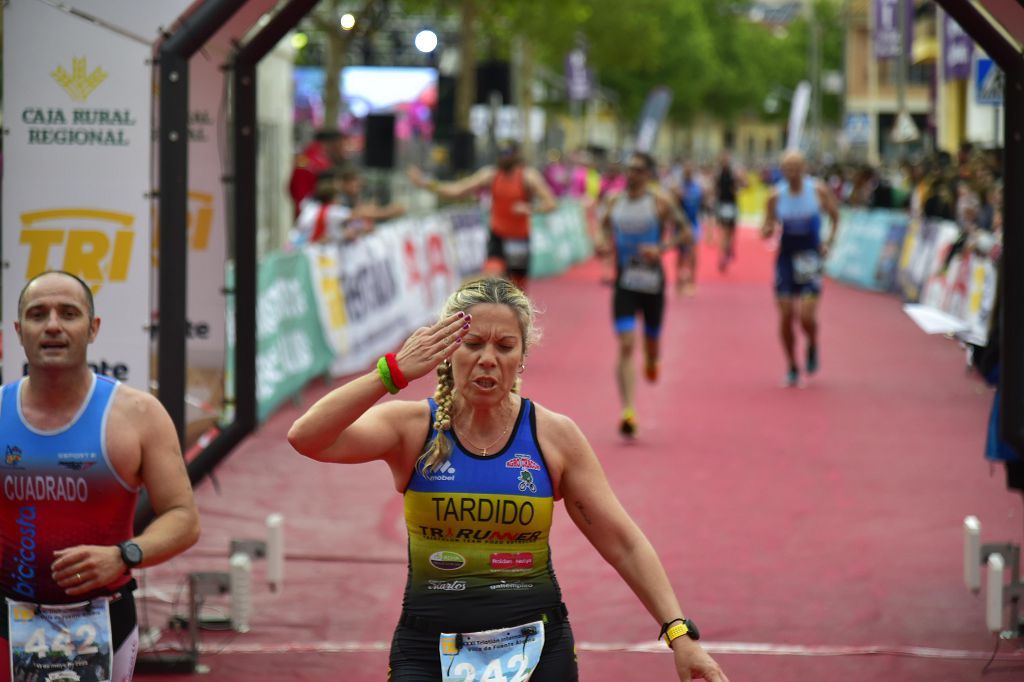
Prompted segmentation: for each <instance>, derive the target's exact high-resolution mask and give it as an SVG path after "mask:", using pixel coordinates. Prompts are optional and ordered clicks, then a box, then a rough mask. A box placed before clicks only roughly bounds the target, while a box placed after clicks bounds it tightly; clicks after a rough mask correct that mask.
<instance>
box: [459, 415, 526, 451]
mask: <svg viewBox="0 0 1024 682" xmlns="http://www.w3.org/2000/svg"><path fill="white" fill-rule="evenodd" d="M515 419H516V414H515V410H513V411H512V419H511V420H509V422H508V424H506V425H505V429H504V430H503V431H502V432H501V434H500V435H499V436H498V437H497V438H495V439H494V440H492V441H491V442H490V443H489V444H487V446H485V447H482V448H481V447H480V446H479V445H477V444H476V443H474V442H473V441H471V440H470V439H468V438H466V436H465V433H464V434H463V436H462V437H461V438H460V439H459V440H461V441H463V442H464V443H466V444H467V445H470V446H472V447H473V449H474V450H479V451H480V455H481V456H486V455H487V451H488V450H490V449H491V447H492V446H493V445H494V444H495V443H497V442H498V441H500V440H501V439H502V438H504V437H505V434H507V433H508V430H509V429H511V428H512V423H513V422H514V421H515Z"/></svg>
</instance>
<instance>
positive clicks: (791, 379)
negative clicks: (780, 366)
mask: <svg viewBox="0 0 1024 682" xmlns="http://www.w3.org/2000/svg"><path fill="white" fill-rule="evenodd" d="M799 383H800V370H798V369H797V368H796V367H790V368H789V371H788V372H786V386H789V387H790V388H792V387H794V386H796V385H797V384H799Z"/></svg>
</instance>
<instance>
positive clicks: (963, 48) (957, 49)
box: [942, 13, 974, 81]
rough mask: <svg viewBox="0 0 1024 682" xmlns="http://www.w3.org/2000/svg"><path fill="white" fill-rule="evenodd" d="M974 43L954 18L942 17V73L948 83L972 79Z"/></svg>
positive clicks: (944, 15)
mask: <svg viewBox="0 0 1024 682" xmlns="http://www.w3.org/2000/svg"><path fill="white" fill-rule="evenodd" d="M973 52H974V41H973V40H971V37H970V36H969V35H967V32H966V31H964V30H963V29H962V28H960V24H958V23H956V21H955V20H954V19H953V17H951V16H949V15H948V14H945V13H943V17H942V72H943V75H944V77H945V79H946V80H947V81H952V80H961V81H963V80H967V79H968V78H970V77H971V55H972V54H973Z"/></svg>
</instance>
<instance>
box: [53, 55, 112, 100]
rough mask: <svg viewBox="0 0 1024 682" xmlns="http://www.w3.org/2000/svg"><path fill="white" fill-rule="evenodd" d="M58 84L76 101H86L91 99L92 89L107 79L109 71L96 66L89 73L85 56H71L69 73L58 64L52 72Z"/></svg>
mask: <svg viewBox="0 0 1024 682" xmlns="http://www.w3.org/2000/svg"><path fill="white" fill-rule="evenodd" d="M50 77H51V78H53V80H55V81H57V85H59V86H60V87H61V88H63V89H64V92H66V93H68V94H69V95H70V96H71V99H73V100H75V101H76V102H84V101H85V100H87V99H89V95H91V94H92V91H93V90H95V89H96V88H98V87H99V85H100V83H102V82H103V81H105V80H106V79H107V72H106V71H104V70H103V69H101V68H100V67H98V66H97V67H96V68H95V69H93V70H92V73H88V68H87V67H86V60H85V57H78V58H75V57H72V58H71V73H68V72H67V70H66V69H65V68H64V67H63V66H58V67H57V68H56V69H54V71H53V73H51V74H50Z"/></svg>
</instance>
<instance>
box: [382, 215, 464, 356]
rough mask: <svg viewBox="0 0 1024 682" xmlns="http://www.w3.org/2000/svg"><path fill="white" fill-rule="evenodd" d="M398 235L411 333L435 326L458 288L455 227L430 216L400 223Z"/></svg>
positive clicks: (396, 229) (397, 228)
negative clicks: (453, 236) (438, 316)
mask: <svg viewBox="0 0 1024 682" xmlns="http://www.w3.org/2000/svg"><path fill="white" fill-rule="evenodd" d="M395 231H396V232H397V234H398V238H399V239H400V241H401V244H402V246H401V252H402V256H403V257H402V263H403V266H404V267H403V268H402V276H403V278H404V284H403V286H402V291H403V293H404V294H405V296H406V309H407V311H408V312H407V317H406V319H407V329H408V330H409V331H411V330H413V329H415V328H417V327H419V326H422V325H426V324H433V323H434V322H435V321H436V320H437V315H438V313H439V312H440V310H441V307H442V306H443V305H444V302H445V300H447V298H448V296H450V295H451V293H452V292H453V291H455V289H456V288H458V286H459V283H460V280H459V277H458V268H457V266H456V265H455V251H454V249H453V248H452V241H453V240H452V227H451V223H449V222H448V221H447V220H444V219H443V218H442V217H441V216H439V215H430V216H424V217H421V218H417V219H409V220H403V221H400V222H399V224H398V225H396V227H395ZM386 350H390V349H386ZM386 350H385V352H386Z"/></svg>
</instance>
